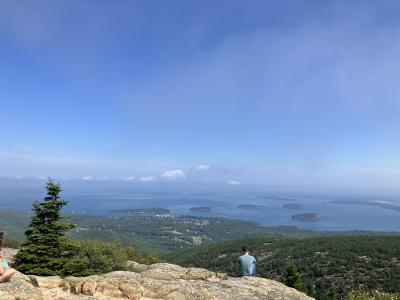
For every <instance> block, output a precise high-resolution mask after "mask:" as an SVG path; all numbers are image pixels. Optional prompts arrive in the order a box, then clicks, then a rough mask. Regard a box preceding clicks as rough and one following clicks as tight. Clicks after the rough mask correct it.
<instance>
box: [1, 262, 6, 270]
mask: <svg viewBox="0 0 400 300" xmlns="http://www.w3.org/2000/svg"><path fill="white" fill-rule="evenodd" d="M1 266H2V268H3V269H7V268H8V263H7V262H6V261H5V260H3V261H2V262H1Z"/></svg>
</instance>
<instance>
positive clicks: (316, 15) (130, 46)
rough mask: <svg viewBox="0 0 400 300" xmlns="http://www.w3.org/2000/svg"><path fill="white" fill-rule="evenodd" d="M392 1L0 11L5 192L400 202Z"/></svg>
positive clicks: (399, 66) (40, 4) (37, 6)
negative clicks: (385, 197)
mask: <svg viewBox="0 0 400 300" xmlns="http://www.w3.org/2000/svg"><path fill="white" fill-rule="evenodd" d="M399 33H400V3H399V2H397V1H384V2H382V1H381V2H376V1H372V0H371V1H362V2H360V1H330V2H321V1H291V0H286V1H280V2H279V3H277V2H273V1H251V2H248V1H234V2H232V1H202V2H199V3H196V2H192V1H189V2H187V1H167V2H162V1H159V2H148V1H119V2H118V3H111V2H108V1H84V2H82V1H79V2H78V1H76V2H73V3H72V2H71V1H63V0H61V1H49V0H43V1H34V2H32V1H24V0H17V1H15V0H5V1H2V2H1V3H0V52H1V54H2V55H1V57H0V67H1V71H0V128H1V130H0V179H1V180H0V186H1V187H6V186H7V185H8V184H11V183H10V182H12V181H15V182H19V183H20V182H21V179H25V180H28V179H29V178H31V179H32V178H36V179H40V180H42V181H43V180H44V179H45V178H47V177H52V178H55V179H56V180H59V181H61V182H63V181H68V180H78V181H81V182H83V183H88V182H96V183H99V184H101V183H105V182H125V183H126V184H131V185H132V186H134V185H139V186H146V188H156V187H157V186H163V185H171V186H173V185H179V186H183V185H187V186H188V187H190V186H196V185H198V186H201V185H207V184H208V185H210V186H211V185H212V184H215V185H218V186H221V187H223V188H224V189H226V190H229V191H235V189H238V190H240V189H243V190H245V189H246V188H249V187H252V186H253V187H254V186H260V187H261V188H260V189H262V188H263V187H265V189H268V188H282V189H285V188H287V189H288V190H291V189H292V190H296V189H298V190H302V191H315V192H318V193H320V192H322V193H323V192H329V193H331V192H342V191H343V192H344V193H345V192H349V193H351V192H363V191H364V192H365V193H369V192H371V193H388V194H390V193H393V194H396V195H397V194H398V193H400V155H399V153H400V139H399V138H398V135H399V132H400V118H399V116H400V85H399V84H398V78H399V77H400V76H399V75H400V59H399V54H398V53H400V34H399Z"/></svg>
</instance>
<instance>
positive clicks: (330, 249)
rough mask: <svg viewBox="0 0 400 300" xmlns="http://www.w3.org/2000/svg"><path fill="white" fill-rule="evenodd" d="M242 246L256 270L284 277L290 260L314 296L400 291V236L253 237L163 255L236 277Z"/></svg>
mask: <svg viewBox="0 0 400 300" xmlns="http://www.w3.org/2000/svg"><path fill="white" fill-rule="evenodd" d="M242 246H247V247H249V248H250V249H251V252H252V254H253V255H254V256H255V257H256V259H257V275H258V276H262V277H265V278H271V279H276V280H279V281H284V280H283V276H284V273H285V270H286V268H287V266H288V265H290V264H294V265H295V266H296V267H297V269H298V270H299V272H300V273H301V278H302V281H303V290H304V291H305V292H306V293H307V294H308V295H310V296H313V297H316V298H317V299H335V298H338V299H343V298H344V297H345V295H346V294H348V293H350V292H351V291H352V290H359V291H362V290H367V291H372V290H380V291H384V292H396V291H399V290H400V260H399V259H400V237H398V236H336V237H311V238H252V239H246V240H236V241H229V242H224V243H219V244H215V245H210V246H206V247H199V248H197V249H192V250H190V251H182V252H181V253H179V255H176V254H174V255H167V256H165V259H166V260H167V261H170V262H173V263H177V264H180V265H183V266H196V267H203V268H208V269H212V270H215V271H220V272H221V271H223V272H227V273H228V274H230V275H233V276H235V274H237V271H238V270H237V264H236V263H235V259H236V258H237V257H238V256H239V255H240V249H241V247H242Z"/></svg>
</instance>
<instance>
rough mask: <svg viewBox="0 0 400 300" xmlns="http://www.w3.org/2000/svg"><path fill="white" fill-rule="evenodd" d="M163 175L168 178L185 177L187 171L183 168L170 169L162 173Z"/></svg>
mask: <svg viewBox="0 0 400 300" xmlns="http://www.w3.org/2000/svg"><path fill="white" fill-rule="evenodd" d="M161 177H162V178H164V179H168V180H176V179H184V178H186V174H185V172H183V171H182V170H179V169H178V170H170V171H165V172H163V173H162V174H161Z"/></svg>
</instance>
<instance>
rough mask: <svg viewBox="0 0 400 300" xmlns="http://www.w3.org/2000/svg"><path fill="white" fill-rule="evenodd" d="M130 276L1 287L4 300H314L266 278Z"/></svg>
mask: <svg viewBox="0 0 400 300" xmlns="http://www.w3.org/2000/svg"><path fill="white" fill-rule="evenodd" d="M127 267H128V268H129V269H130V270H131V271H115V272H111V273H108V274H104V275H94V276H88V277H66V278H60V277H58V276H49V277H41V276H33V275H30V276H27V275H23V274H21V273H17V274H16V275H15V276H14V277H13V278H12V279H11V281H10V282H7V283H2V284H0V299H2V300H47V299H49V300H50V299H52V300H53V299H54V300H67V299H71V300H119V299H130V300H149V299H165V300H184V299H190V300H192V299H193V300H194V299H199V300H200V299H207V300H224V299H246V300H248V299H287V300H290V299H293V300H294V299H296V300H303V299H304V300H306V299H312V298H310V297H308V296H306V295H304V294H303V293H300V292H298V291H296V290H295V289H292V288H288V287H286V286H285V285H283V284H281V283H279V282H276V281H273V280H268V279H264V278H257V277H242V278H232V277H228V276H227V275H226V274H223V273H215V272H211V271H208V270H205V269H199V268H183V267H180V266H177V265H173V264H167V263H158V264H153V265H142V264H138V263H135V262H128V263H127Z"/></svg>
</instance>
